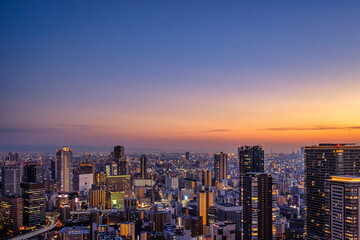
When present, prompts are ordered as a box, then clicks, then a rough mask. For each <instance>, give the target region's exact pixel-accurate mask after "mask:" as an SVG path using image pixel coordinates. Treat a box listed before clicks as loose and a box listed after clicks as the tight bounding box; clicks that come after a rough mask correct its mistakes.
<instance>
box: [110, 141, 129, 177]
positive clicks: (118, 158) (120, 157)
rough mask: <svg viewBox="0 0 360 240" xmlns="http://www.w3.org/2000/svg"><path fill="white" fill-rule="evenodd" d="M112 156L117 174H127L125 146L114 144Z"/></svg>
mask: <svg viewBox="0 0 360 240" xmlns="http://www.w3.org/2000/svg"><path fill="white" fill-rule="evenodd" d="M113 158H114V161H115V163H116V164H117V167H118V171H117V174H118V175H127V163H126V159H125V148H124V147H123V146H115V147H114V152H113Z"/></svg>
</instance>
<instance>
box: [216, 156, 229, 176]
mask: <svg viewBox="0 0 360 240" xmlns="http://www.w3.org/2000/svg"><path fill="white" fill-rule="evenodd" d="M227 163H228V155H227V154H226V153H223V152H221V153H216V154H214V178H215V182H221V181H222V180H225V179H226V177H227Z"/></svg>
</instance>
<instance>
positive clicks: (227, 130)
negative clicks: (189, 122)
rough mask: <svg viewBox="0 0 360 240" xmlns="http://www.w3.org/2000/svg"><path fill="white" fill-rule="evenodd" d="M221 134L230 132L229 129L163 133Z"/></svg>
mask: <svg viewBox="0 0 360 240" xmlns="http://www.w3.org/2000/svg"><path fill="white" fill-rule="evenodd" d="M220 132H230V130H229V129H223V128H219V129H209V130H202V131H178V132H163V133H162V134H187V133H220Z"/></svg>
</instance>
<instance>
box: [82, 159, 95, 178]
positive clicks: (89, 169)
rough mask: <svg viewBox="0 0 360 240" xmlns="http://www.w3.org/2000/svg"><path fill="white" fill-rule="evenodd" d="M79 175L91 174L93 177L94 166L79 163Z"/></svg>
mask: <svg viewBox="0 0 360 240" xmlns="http://www.w3.org/2000/svg"><path fill="white" fill-rule="evenodd" d="M79 174H92V175H93V176H94V175H95V166H94V164H93V163H84V162H82V163H80V168H79Z"/></svg>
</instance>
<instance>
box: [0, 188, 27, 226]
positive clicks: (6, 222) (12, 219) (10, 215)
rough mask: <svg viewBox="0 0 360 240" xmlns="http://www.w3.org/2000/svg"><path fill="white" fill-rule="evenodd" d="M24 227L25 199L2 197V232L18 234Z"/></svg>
mask: <svg viewBox="0 0 360 240" xmlns="http://www.w3.org/2000/svg"><path fill="white" fill-rule="evenodd" d="M22 226H23V198H21V197H19V196H16V195H7V196H0V232H1V231H3V232H8V231H11V232H18V231H19V230H20V228H21V227H22Z"/></svg>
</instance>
